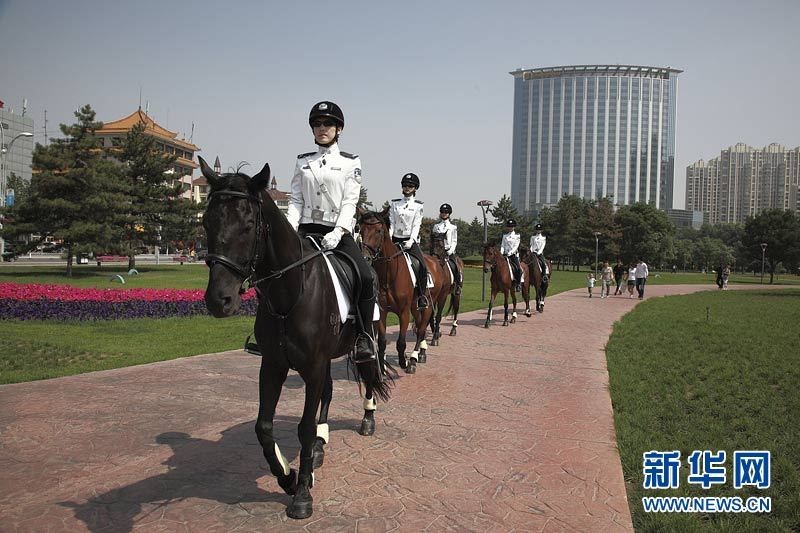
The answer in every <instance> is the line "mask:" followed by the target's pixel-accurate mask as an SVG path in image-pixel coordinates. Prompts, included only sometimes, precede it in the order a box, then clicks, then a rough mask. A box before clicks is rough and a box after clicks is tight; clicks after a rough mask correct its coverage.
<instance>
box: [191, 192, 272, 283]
mask: <svg viewBox="0 0 800 533" xmlns="http://www.w3.org/2000/svg"><path fill="white" fill-rule="evenodd" d="M223 197H232V198H236V199H243V200H247V201H248V202H251V203H254V204H256V205H257V206H258V213H257V214H256V233H255V237H254V238H253V244H252V246H251V247H250V258H249V259H248V260H247V262H246V263H245V264H241V263H238V262H236V261H235V260H233V259H231V258H230V257H228V256H226V255H222V254H208V255H207V256H206V265H208V268H213V267H214V265H216V264H217V263H219V264H221V265H222V266H224V267H225V268H227V269H228V270H230V271H232V272H233V273H235V274H236V275H237V276H239V277H240V278H242V285H241V287H240V288H239V294H242V293H244V292H245V291H246V290H247V288H246V287H245V285H248V286H249V287H253V286H255V285H256V284H257V283H258V282H255V283H254V282H253V281H252V279H253V275H254V274H255V272H256V264H257V263H258V258H259V243H260V242H264V241H265V240H266V237H267V236H268V235H269V231H270V227H269V224H267V223H266V222H264V217H263V214H262V211H261V208H262V200H261V197H260V196H257V195H254V194H250V193H247V192H240V191H231V190H221V191H214V192H212V193H211V194H209V195H208V203H209V204H210V203H211V202H212V201H213V200H214V199H215V198H223ZM262 233H263V235H264V237H265V239H261V235H262ZM258 281H261V280H258Z"/></svg>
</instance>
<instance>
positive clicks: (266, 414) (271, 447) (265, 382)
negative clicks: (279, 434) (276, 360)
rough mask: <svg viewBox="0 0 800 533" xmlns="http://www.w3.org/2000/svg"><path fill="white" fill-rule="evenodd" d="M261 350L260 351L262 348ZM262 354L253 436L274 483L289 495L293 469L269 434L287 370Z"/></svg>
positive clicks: (293, 487)
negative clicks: (259, 445)
mask: <svg viewBox="0 0 800 533" xmlns="http://www.w3.org/2000/svg"><path fill="white" fill-rule="evenodd" d="M262 353H263V352H262ZM268 362H269V359H268V358H267V357H266V356H265V357H263V358H262V359H261V370H260V371H259V374H258V418H257V419H256V437H258V442H259V444H261V449H262V451H263V453H264V458H265V459H266V460H267V464H268V465H269V471H270V472H271V473H272V475H273V476H275V477H276V478H278V485H280V487H281V488H282V489H283V490H284V492H286V494H289V495H292V494H294V493H295V491H296V485H297V472H296V471H295V470H294V469H293V468H289V461H287V460H286V458H285V457H284V456H283V454H282V453H281V450H280V448H279V447H278V443H277V442H275V437H274V435H273V427H274V426H273V419H274V417H275V407H276V406H277V405H278V400H279V399H280V397H281V389H282V388H283V382H284V381H286V375H287V374H288V373H289V367H288V366H286V367H283V366H276V365H269V364H268Z"/></svg>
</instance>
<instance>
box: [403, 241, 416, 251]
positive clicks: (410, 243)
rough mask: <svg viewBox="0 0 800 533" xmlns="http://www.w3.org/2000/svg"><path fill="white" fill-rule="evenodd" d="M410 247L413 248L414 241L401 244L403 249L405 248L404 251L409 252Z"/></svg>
mask: <svg viewBox="0 0 800 533" xmlns="http://www.w3.org/2000/svg"><path fill="white" fill-rule="evenodd" d="M412 246H414V241H412V240H411V239H408V240H407V241H406V242H404V243H403V248H405V249H406V250H410V249H411V247H412Z"/></svg>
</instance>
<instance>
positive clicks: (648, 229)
mask: <svg viewBox="0 0 800 533" xmlns="http://www.w3.org/2000/svg"><path fill="white" fill-rule="evenodd" d="M615 220H616V222H617V224H618V225H619V227H620V230H621V232H622V241H621V244H620V254H621V255H622V259H623V261H625V262H627V263H630V262H632V261H635V260H636V259H643V260H644V261H646V262H647V263H650V264H651V265H654V266H656V267H658V266H660V265H662V264H663V263H664V261H665V260H667V259H672V258H674V256H675V252H674V249H673V239H674V236H675V226H674V225H673V224H672V222H670V220H669V218H668V217H667V214H666V213H665V212H664V211H660V210H659V209H656V207H655V206H653V205H651V204H646V203H636V204H631V205H626V206H623V207H620V208H619V210H618V211H617V213H616V216H615Z"/></svg>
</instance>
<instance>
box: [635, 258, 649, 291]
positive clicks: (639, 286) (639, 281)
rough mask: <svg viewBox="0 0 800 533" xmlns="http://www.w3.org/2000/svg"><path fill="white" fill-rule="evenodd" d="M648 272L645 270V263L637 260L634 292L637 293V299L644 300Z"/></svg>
mask: <svg viewBox="0 0 800 533" xmlns="http://www.w3.org/2000/svg"><path fill="white" fill-rule="evenodd" d="M649 275H650V271H649V270H648V269H647V263H645V262H644V261H642V260H641V259H639V260H638V261H636V292H638V293H639V299H640V300H641V299H643V298H644V284H645V283H646V282H647V276H649Z"/></svg>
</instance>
